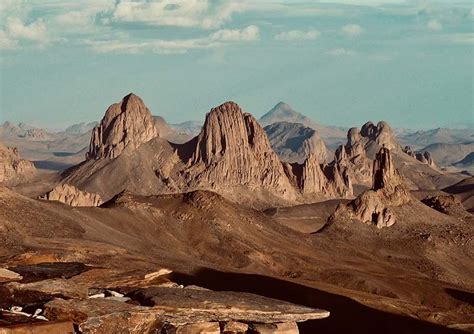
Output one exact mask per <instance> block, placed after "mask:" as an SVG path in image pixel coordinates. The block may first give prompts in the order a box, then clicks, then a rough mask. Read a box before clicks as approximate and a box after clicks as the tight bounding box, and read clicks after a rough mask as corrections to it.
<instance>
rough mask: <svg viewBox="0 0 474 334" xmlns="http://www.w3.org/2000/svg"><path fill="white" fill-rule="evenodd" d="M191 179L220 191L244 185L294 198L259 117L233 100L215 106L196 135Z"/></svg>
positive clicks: (293, 192)
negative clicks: (246, 111) (257, 118)
mask: <svg viewBox="0 0 474 334" xmlns="http://www.w3.org/2000/svg"><path fill="white" fill-rule="evenodd" d="M188 164H189V166H190V168H189V169H188V170H187V172H188V175H189V176H188V177H189V179H190V182H191V183H194V184H195V185H196V186H204V187H207V188H211V189H213V190H217V191H224V192H225V191H226V190H227V189H228V187H232V186H244V187H247V188H249V189H256V190H269V191H272V192H275V193H277V194H278V195H279V196H281V197H282V198H285V199H294V198H295V196H296V193H295V190H294V188H293V187H291V185H290V182H289V180H288V178H287V177H286V175H285V172H284V170H283V166H282V164H281V162H280V160H279V158H278V156H277V154H276V153H275V152H274V151H273V150H272V148H271V147H270V143H269V141H268V138H267V136H266V134H265V132H264V131H263V129H262V127H261V126H260V125H259V124H258V122H257V120H256V119H255V118H254V117H253V116H252V115H250V114H247V113H243V112H242V110H241V109H240V107H239V106H238V105H237V104H236V103H234V102H226V103H224V104H222V105H220V106H218V107H216V108H213V109H212V110H211V111H210V112H209V113H208V114H207V116H206V121H205V123H204V126H203V129H202V131H201V133H200V134H199V136H198V137H197V138H196V146H195V149H194V153H193V155H192V157H191V159H190V161H189V162H188Z"/></svg>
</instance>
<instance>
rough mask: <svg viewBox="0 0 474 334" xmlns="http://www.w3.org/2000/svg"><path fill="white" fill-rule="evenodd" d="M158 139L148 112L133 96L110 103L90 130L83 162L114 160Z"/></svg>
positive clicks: (136, 97)
mask: <svg viewBox="0 0 474 334" xmlns="http://www.w3.org/2000/svg"><path fill="white" fill-rule="evenodd" d="M157 136H158V131H157V130H156V128H155V123H154V121H153V118H152V116H151V113H150V110H148V108H147V107H146V106H145V104H144V103H143V101H142V99H141V98H139V97H138V96H136V95H134V94H129V95H127V96H125V97H124V98H123V99H122V101H120V102H119V103H115V104H112V105H111V106H110V107H109V108H108V109H107V112H106V113H105V116H104V118H102V121H101V122H100V124H99V125H98V126H96V127H95V128H94V130H93V131H92V137H91V142H90V146H89V152H88V153H87V154H86V159H88V160H90V159H101V158H115V157H117V156H119V155H120V154H121V153H122V152H123V151H124V150H125V149H126V148H127V149H132V150H133V149H135V148H137V147H138V146H140V145H141V144H143V143H146V142H147V141H149V140H151V139H153V138H155V137H157Z"/></svg>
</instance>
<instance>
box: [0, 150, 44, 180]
mask: <svg viewBox="0 0 474 334" xmlns="http://www.w3.org/2000/svg"><path fill="white" fill-rule="evenodd" d="M35 171H36V169H35V167H34V165H33V163H31V162H30V161H27V160H24V159H21V158H20V155H19V153H18V150H17V149H16V148H15V147H5V146H3V145H2V144H1V143H0V183H1V182H15V181H19V180H21V179H24V178H27V177H29V176H32V175H33V174H34V173H35Z"/></svg>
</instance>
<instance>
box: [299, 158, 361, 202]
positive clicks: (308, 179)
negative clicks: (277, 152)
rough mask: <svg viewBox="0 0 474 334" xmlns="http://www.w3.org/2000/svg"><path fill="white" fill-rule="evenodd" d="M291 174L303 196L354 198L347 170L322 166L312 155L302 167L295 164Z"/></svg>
mask: <svg viewBox="0 0 474 334" xmlns="http://www.w3.org/2000/svg"><path fill="white" fill-rule="evenodd" d="M291 174H292V176H293V178H294V179H295V180H296V183H297V185H298V188H299V189H300V190H301V192H302V193H303V194H312V193H320V194H323V195H325V196H328V197H349V196H352V184H351V181H350V179H349V176H348V175H347V171H346V169H345V168H344V167H342V166H341V165H338V164H332V165H320V164H319V162H318V160H317V157H316V156H315V155H313V154H310V155H309V156H308V158H307V159H306V161H305V162H304V163H303V164H302V165H299V164H293V165H292V168H291Z"/></svg>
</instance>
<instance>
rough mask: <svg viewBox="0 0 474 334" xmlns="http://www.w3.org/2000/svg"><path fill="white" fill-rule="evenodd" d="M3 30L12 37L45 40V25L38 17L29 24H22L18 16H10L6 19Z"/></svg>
mask: <svg viewBox="0 0 474 334" xmlns="http://www.w3.org/2000/svg"><path fill="white" fill-rule="evenodd" d="M5 31H6V32H7V33H8V35H9V36H10V37H12V38H18V39H27V40H31V41H38V42H44V41H45V40H46V25H45V24H44V22H43V20H42V19H38V20H36V21H34V22H32V23H30V24H24V23H23V22H22V21H21V20H20V19H19V18H16V17H10V18H8V19H7V23H6V28H5Z"/></svg>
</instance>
